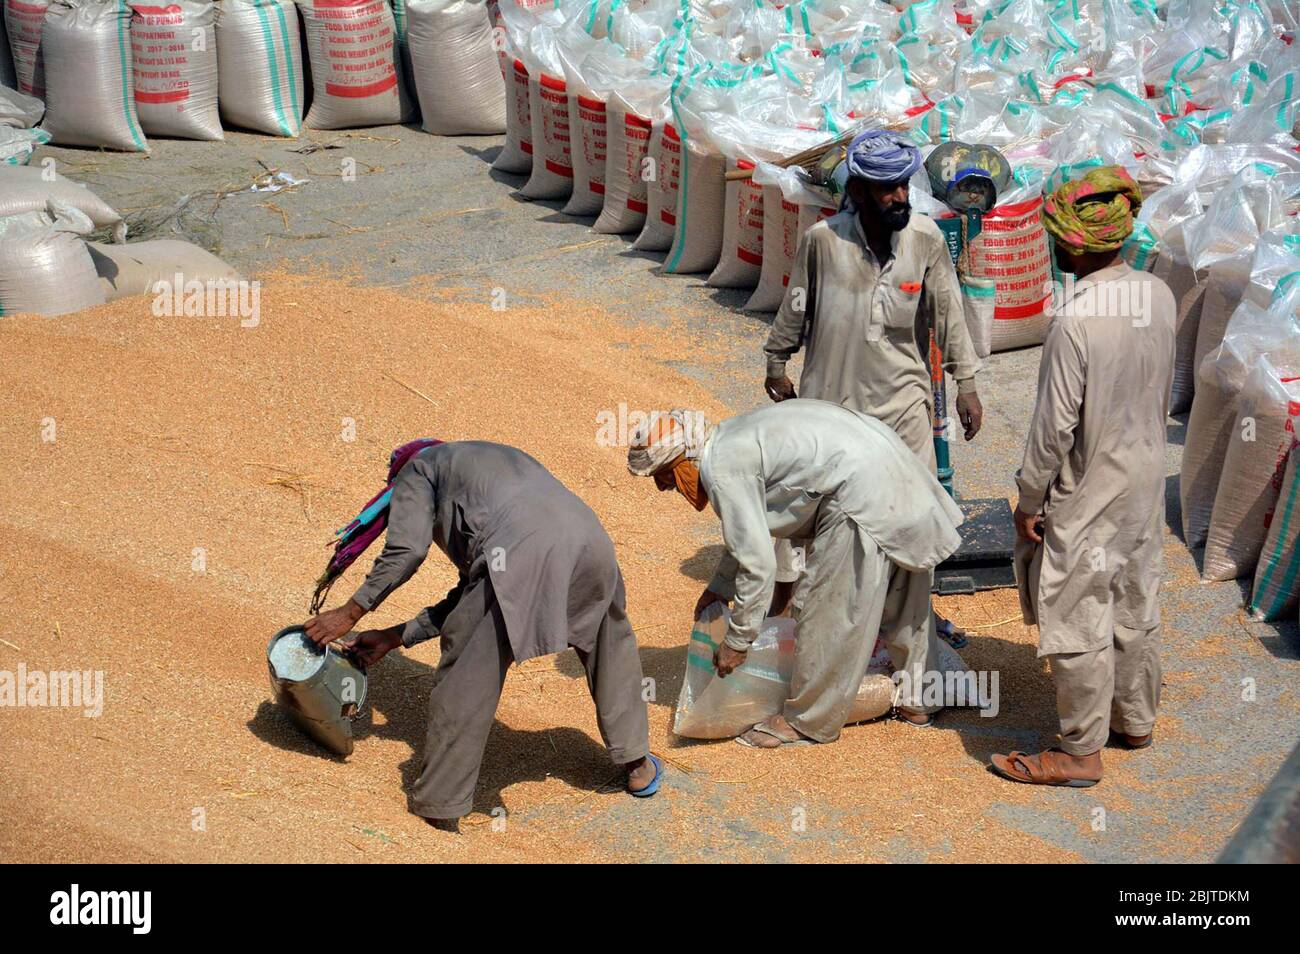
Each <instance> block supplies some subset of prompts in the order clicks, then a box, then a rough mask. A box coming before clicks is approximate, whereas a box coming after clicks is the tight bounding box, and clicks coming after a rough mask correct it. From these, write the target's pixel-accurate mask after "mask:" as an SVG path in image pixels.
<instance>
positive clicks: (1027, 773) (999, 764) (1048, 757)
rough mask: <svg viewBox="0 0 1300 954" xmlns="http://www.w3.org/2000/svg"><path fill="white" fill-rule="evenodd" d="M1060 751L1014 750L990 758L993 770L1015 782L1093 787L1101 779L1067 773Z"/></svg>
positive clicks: (1067, 786)
mask: <svg viewBox="0 0 1300 954" xmlns="http://www.w3.org/2000/svg"><path fill="white" fill-rule="evenodd" d="M1061 754H1062V753H1060V752H1053V751H1050V750H1049V751H1047V752H1039V753H1038V754H1037V755H1029V754H1027V753H1025V752H1012V753H1011V754H1010V755H995V756H993V757H992V758H991V759H989V764H990V766H991V767H992V768H993V771H994V772H996V773H997V774H999V775H1001V776H1002V777H1003V778H1006V779H1010V780H1011V781H1013V782H1023V783H1024V784H1026V785H1057V786H1062V787H1064V788H1091V787H1092V786H1094V785H1096V784H1097V783H1098V782H1100V781H1101V779H1099V778H1076V777H1074V776H1072V775H1066V774H1065V772H1064V771H1063V770H1062V768H1061V765H1060V763H1059V761H1058V760H1057V756H1059V755H1061Z"/></svg>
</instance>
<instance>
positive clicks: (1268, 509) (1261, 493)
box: [1201, 357, 1300, 581]
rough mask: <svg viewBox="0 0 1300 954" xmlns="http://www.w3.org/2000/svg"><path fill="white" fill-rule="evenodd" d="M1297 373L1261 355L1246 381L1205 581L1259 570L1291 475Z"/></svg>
mask: <svg viewBox="0 0 1300 954" xmlns="http://www.w3.org/2000/svg"><path fill="white" fill-rule="evenodd" d="M1296 371H1297V369H1295V368H1287V369H1278V368H1274V366H1273V364H1272V363H1271V362H1270V361H1269V360H1268V358H1266V357H1261V358H1260V359H1259V362H1258V363H1257V364H1256V365H1255V368H1254V369H1253V370H1252V371H1251V373H1250V376H1249V377H1248V378H1247V379H1246V384H1245V386H1244V387H1243V388H1242V391H1241V395H1240V396H1239V397H1238V399H1237V419H1236V424H1235V426H1234V428H1233V430H1232V434H1231V437H1230V439H1229V441H1228V450H1227V454H1226V455H1225V456H1224V459H1223V474H1222V476H1221V477H1220V478H1219V488H1218V492H1217V493H1216V494H1215V497H1214V511H1213V513H1212V515H1211V517H1210V528H1209V531H1208V533H1207V534H1206V539H1205V563H1204V565H1203V567H1202V570H1201V577H1202V579H1205V580H1217V581H1222V580H1235V579H1236V578H1237V577H1240V576H1246V575H1248V574H1250V573H1252V572H1253V571H1254V569H1255V564H1256V563H1257V562H1258V560H1259V554H1260V551H1261V550H1262V549H1263V547H1264V538H1265V536H1266V535H1267V534H1268V521H1269V517H1270V515H1271V514H1272V511H1273V507H1274V505H1275V504H1276V503H1277V497H1278V492H1279V491H1280V490H1281V488H1282V480H1283V477H1284V475H1285V474H1286V463H1287V455H1288V454H1289V453H1290V450H1291V439H1292V436H1293V434H1294V432H1293V430H1292V427H1291V417H1292V416H1293V415H1297V414H1300V375H1297V373H1296Z"/></svg>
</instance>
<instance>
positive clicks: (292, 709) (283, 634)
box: [266, 626, 366, 756]
mask: <svg viewBox="0 0 1300 954" xmlns="http://www.w3.org/2000/svg"><path fill="white" fill-rule="evenodd" d="M266 666H267V671H268V672H269V674H270V677H271V692H272V693H274V695H275V701H276V702H277V703H278V704H279V705H280V707H281V708H282V709H284V711H285V712H286V713H287V714H288V716H289V718H290V719H292V720H293V721H294V724H296V725H297V726H298V728H300V729H302V730H303V732H305V733H307V735H309V736H311V738H313V739H315V740H316V741H317V742H319V743H320V744H321V745H323V746H324V747H325V748H327V749H329V750H330V751H331V752H334V753H336V754H338V755H344V756H346V755H351V754H352V721H353V720H354V719H355V718H356V717H357V716H358V715H359V714H360V713H361V707H362V706H363V705H365V702H366V671H365V669H363V668H362V667H361V666H360V665H358V664H357V663H356V662H355V661H354V660H353V659H352V658H351V657H350V656H349V655H348V654H346V653H341V652H339V651H338V650H335V649H333V648H332V647H325V648H324V649H322V648H321V647H319V646H317V645H316V644H315V643H313V642H312V641H311V640H310V639H308V638H307V634H306V633H305V632H303V629H302V627H301V626H289V627H287V628H285V629H282V630H280V631H279V632H278V633H276V634H275V635H274V636H272V637H271V642H270V643H269V644H268V645H267V647H266Z"/></svg>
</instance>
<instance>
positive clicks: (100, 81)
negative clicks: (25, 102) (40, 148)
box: [41, 0, 149, 152]
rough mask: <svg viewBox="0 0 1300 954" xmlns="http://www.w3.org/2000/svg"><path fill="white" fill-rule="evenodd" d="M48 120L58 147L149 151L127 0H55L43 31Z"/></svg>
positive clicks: (46, 129) (44, 123)
mask: <svg viewBox="0 0 1300 954" xmlns="http://www.w3.org/2000/svg"><path fill="white" fill-rule="evenodd" d="M41 52H42V54H43V55H44V57H45V120H44V122H43V123H42V124H41V128H42V129H44V130H45V131H46V132H48V133H49V134H50V138H51V141H52V142H53V143H55V144H56V145H59V146H94V147H103V148H106V149H120V150H123V151H125V152H146V151H147V150H148V148H149V147H148V146H147V145H146V144H145V139H144V132H143V131H142V130H141V128H140V117H139V116H138V114H137V113H136V108H135V86H134V80H133V78H132V72H131V8H130V7H128V6H127V5H126V0H53V2H52V3H51V4H50V7H49V9H48V10H46V11H45V24H44V26H43V27H42V31H41Z"/></svg>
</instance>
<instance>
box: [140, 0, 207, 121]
mask: <svg viewBox="0 0 1300 954" xmlns="http://www.w3.org/2000/svg"><path fill="white" fill-rule="evenodd" d="M163 4H164V0H152V2H148V0H135V2H133V3H132V4H131V63H132V66H133V76H134V79H135V108H136V111H137V112H138V113H139V114H140V127H141V128H142V129H143V130H144V132H145V134H146V135H150V136H176V137H178V138H180V139H200V140H208V141H211V140H218V139H223V138H225V137H224V136H223V135H222V132H221V116H220V114H219V112H218V110H217V34H216V23H217V7H216V5H215V4H213V3H212V2H211V0H165V4H166V5H163Z"/></svg>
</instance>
